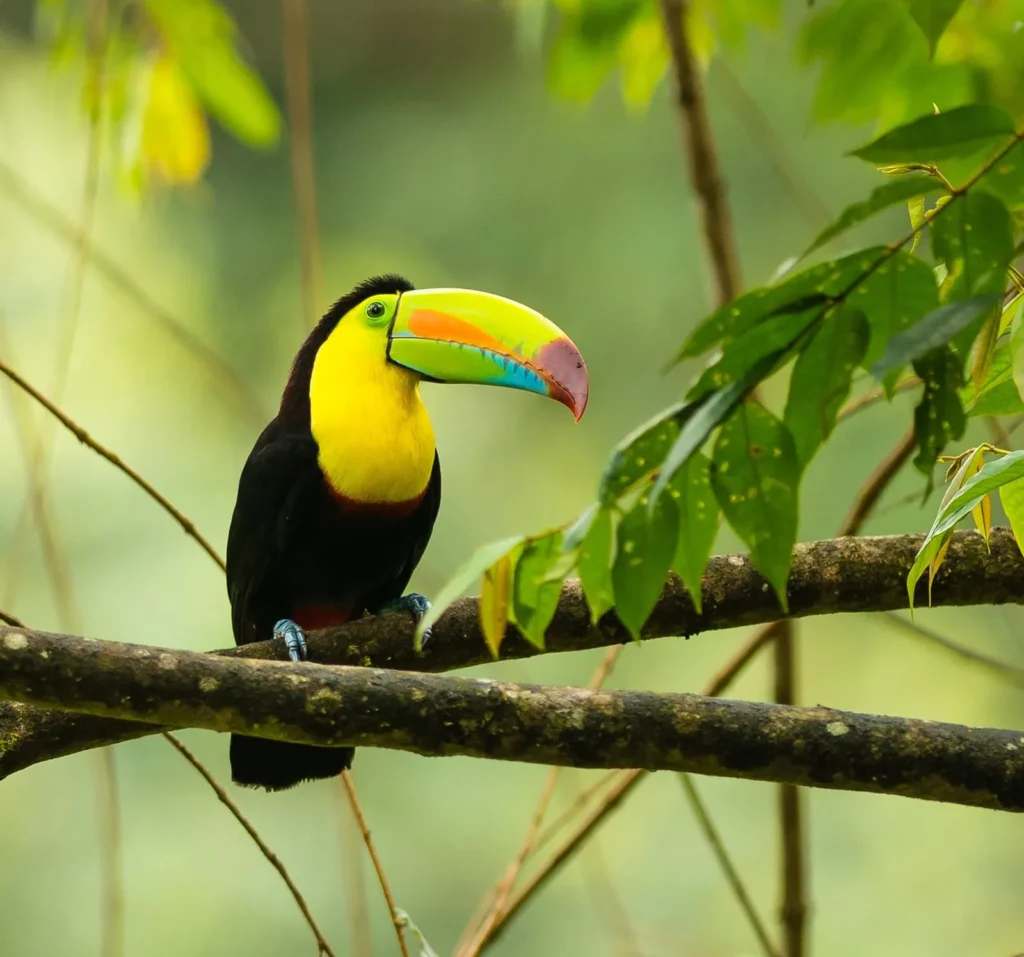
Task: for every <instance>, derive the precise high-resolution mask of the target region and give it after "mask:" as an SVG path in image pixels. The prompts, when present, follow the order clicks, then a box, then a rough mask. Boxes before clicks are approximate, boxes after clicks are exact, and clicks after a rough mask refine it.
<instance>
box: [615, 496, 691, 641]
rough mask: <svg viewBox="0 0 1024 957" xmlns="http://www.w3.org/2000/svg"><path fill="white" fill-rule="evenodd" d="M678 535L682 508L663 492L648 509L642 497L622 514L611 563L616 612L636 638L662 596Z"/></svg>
mask: <svg viewBox="0 0 1024 957" xmlns="http://www.w3.org/2000/svg"><path fill="white" fill-rule="evenodd" d="M678 538H679V510H678V509H677V508H676V505H675V502H674V501H673V500H672V499H671V498H670V497H669V496H667V495H666V496H664V497H663V498H662V499H660V500H659V501H658V502H656V503H655V505H654V511H653V514H651V513H649V512H648V509H647V499H646V498H643V497H642V498H641V499H640V500H639V501H638V502H637V503H636V505H635V506H634V507H633V508H632V509H631V510H630V511H628V512H627V513H626V514H625V515H623V516H622V521H621V522H620V523H619V529H618V542H619V547H618V552H617V553H616V555H615V561H614V563H613V565H612V586H613V589H614V592H615V614H616V615H618V617H619V620H620V621H621V622H622V623H623V624H624V625H625V626H626V628H627V629H629V633H630V634H631V635H632V636H633V637H634V638H639V637H640V630H641V629H642V628H643V626H644V622H646V621H647V618H648V616H649V615H650V613H651V610H652V609H653V608H654V606H655V604H656V603H657V601H658V598H659V597H661V593H662V591H663V590H664V587H665V579H666V578H667V576H668V572H669V569H670V568H671V567H672V559H673V558H674V557H675V553H676V542H677V541H678Z"/></svg>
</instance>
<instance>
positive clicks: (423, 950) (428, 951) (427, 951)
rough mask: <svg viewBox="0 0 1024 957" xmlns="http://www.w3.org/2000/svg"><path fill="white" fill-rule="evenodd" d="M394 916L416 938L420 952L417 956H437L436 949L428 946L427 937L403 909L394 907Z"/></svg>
mask: <svg viewBox="0 0 1024 957" xmlns="http://www.w3.org/2000/svg"><path fill="white" fill-rule="evenodd" d="M395 916H396V917H397V918H398V919H399V921H401V923H402V925H403V926H404V927H405V928H406V929H407V930H408V931H409V933H410V934H412V936H413V937H415V938H416V943H417V945H418V946H419V949H420V952H419V954H417V957H437V951H436V950H434V948H433V947H431V946H430V943H429V942H428V941H427V938H426V937H425V936H424V935H423V931H421V930H420V929H419V928H418V927H417V926H416V925H415V924H414V923H413V921H412V918H411V917H410V916H409V915H408V914H407V913H406V912H405V911H404V910H402V908H401V907H396V908H395Z"/></svg>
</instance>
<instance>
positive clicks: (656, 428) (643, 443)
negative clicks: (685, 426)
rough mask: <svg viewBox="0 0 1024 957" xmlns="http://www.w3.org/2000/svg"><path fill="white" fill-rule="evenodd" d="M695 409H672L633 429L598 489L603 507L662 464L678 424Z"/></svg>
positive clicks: (686, 406) (682, 404) (615, 453)
mask: <svg viewBox="0 0 1024 957" xmlns="http://www.w3.org/2000/svg"><path fill="white" fill-rule="evenodd" d="M695 408H696V406H695V405H694V404H693V403H690V402H680V403H678V404H677V405H674V406H671V407H670V408H668V409H666V410H665V411H664V412H661V413H659V414H658V415H656V416H655V417H654V418H653V419H651V420H649V421H648V422H645V423H644V424H643V425H641V426H640V427H639V428H638V429H635V430H634V431H633V432H631V433H630V434H629V435H627V436H626V437H625V438H624V439H623V440H622V441H621V442H620V443H619V444H618V445H617V446H616V447H615V449H614V450H613V451H612V455H611V460H610V461H609V462H608V466H607V468H606V469H605V471H604V475H602V476H601V485H600V487H599V489H598V498H599V499H600V500H601V504H602V505H604V506H605V507H608V506H611V505H613V504H614V503H615V500H616V499H617V498H618V497H619V496H620V495H622V494H624V493H625V492H627V491H628V490H629V489H630V488H632V487H633V486H634V485H635V484H636V483H637V482H639V481H640V480H641V479H642V478H644V477H645V476H647V475H649V474H650V473H651V472H653V471H654V470H655V469H657V468H658V467H659V466H660V465H661V463H662V461H664V458H665V456H666V455H667V454H668V451H669V449H671V448H672V443H673V442H675V440H676V438H677V437H678V435H679V429H680V426H681V424H682V423H683V422H685V421H686V420H687V419H688V418H689V417H690V415H692V414H693V411H694V409H695Z"/></svg>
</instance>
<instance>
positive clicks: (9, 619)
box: [0, 610, 28, 628]
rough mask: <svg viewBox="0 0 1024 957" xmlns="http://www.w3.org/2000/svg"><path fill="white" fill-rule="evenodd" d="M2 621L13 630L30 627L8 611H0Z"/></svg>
mask: <svg viewBox="0 0 1024 957" xmlns="http://www.w3.org/2000/svg"><path fill="white" fill-rule="evenodd" d="M0 621H2V622H3V623H4V624H5V625H10V626H11V628H27V627H28V625H26V624H25V622H23V621H22V620H21V619H20V618H15V617H14V615H11V614H8V613H7V612H6V611H3V610H0Z"/></svg>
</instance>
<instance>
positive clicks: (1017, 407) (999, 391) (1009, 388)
mask: <svg viewBox="0 0 1024 957" xmlns="http://www.w3.org/2000/svg"><path fill="white" fill-rule="evenodd" d="M960 402H961V404H962V405H963V407H964V409H965V410H966V412H967V417H968V418H974V417H976V416H979V415H1014V414H1016V413H1018V412H1024V401H1022V400H1021V397H1020V394H1019V393H1018V391H1017V387H1016V385H1015V384H1014V382H1013V356H1012V354H1011V349H1010V345H1009V344H1008V343H1006V342H1003V343H1001V344H1000V345H998V346H997V347H996V351H995V353H994V354H993V356H992V362H991V364H990V365H989V369H988V375H987V376H986V377H985V381H984V382H983V383H982V384H981V388H980V389H978V390H977V394H975V390H974V383H973V382H968V383H967V385H965V386H964V387H963V389H961V390H960Z"/></svg>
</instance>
